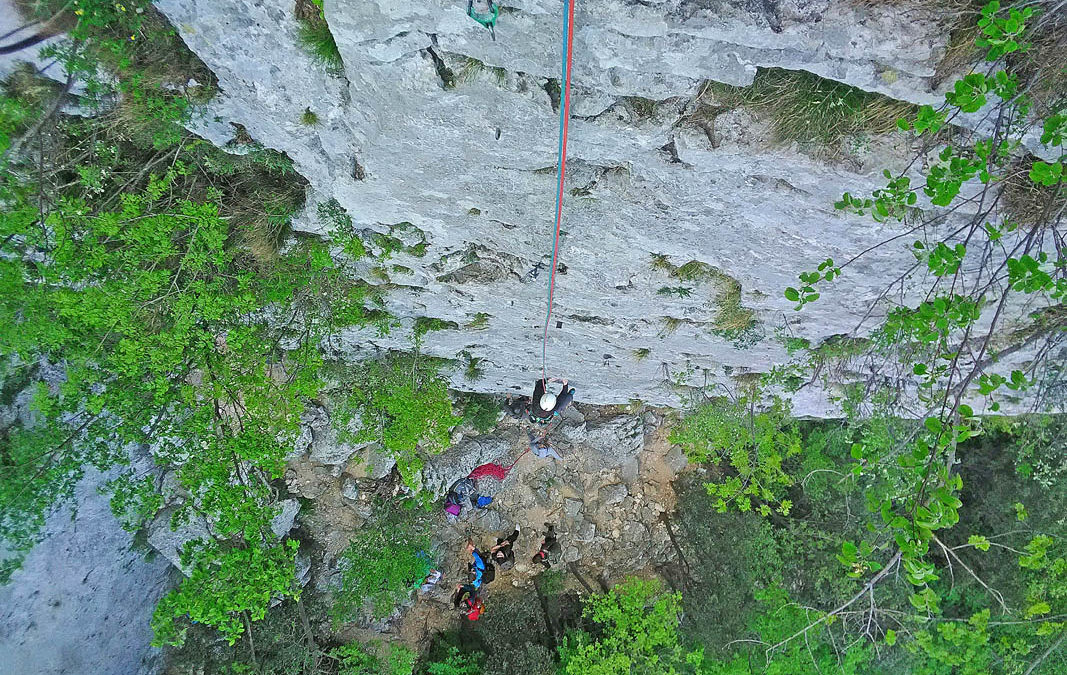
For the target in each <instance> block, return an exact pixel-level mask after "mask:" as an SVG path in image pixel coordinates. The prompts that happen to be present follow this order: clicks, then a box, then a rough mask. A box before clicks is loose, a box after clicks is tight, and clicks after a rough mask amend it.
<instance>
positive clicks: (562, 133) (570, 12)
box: [535, 0, 574, 403]
mask: <svg viewBox="0 0 1067 675" xmlns="http://www.w3.org/2000/svg"><path fill="white" fill-rule="evenodd" d="M573 38H574V0H567V9H566V11H565V12H564V13H563V78H562V80H561V82H560V85H561V86H560V106H559V169H558V170H557V174H558V176H559V191H558V193H557V194H556V235H555V241H554V242H553V244H552V269H551V271H550V272H549V275H548V312H547V313H546V314H545V334H544V337H543V338H542V340H541V377H542V378H543V379H545V380H547V379H548V367H547V365H546V364H547V362H548V324H549V323H550V322H551V320H552V295H553V293H554V291H555V289H556V261H557V260H558V259H559V229H560V223H561V222H562V221H563V176H564V174H565V173H566V171H567V123H568V122H569V121H570V116H571V44H572V43H573V41H574V40H573ZM535 403H536V401H535Z"/></svg>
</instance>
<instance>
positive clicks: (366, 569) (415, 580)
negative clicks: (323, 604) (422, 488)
mask: <svg viewBox="0 0 1067 675" xmlns="http://www.w3.org/2000/svg"><path fill="white" fill-rule="evenodd" d="M429 550H430V525H429V522H428V519H427V518H426V514H425V512H423V511H422V510H421V509H420V508H419V507H417V506H416V505H415V504H414V503H413V502H403V503H399V504H397V503H386V504H380V505H379V508H378V509H377V511H376V515H375V518H374V520H373V521H372V522H370V523H368V524H366V525H365V526H364V527H362V528H360V529H359V530H358V531H356V532H355V534H354V536H353V538H352V541H351V542H350V543H349V544H348V546H347V547H346V548H345V550H344V551H343V552H342V553H341V555H340V557H339V559H338V567H339V569H340V573H341V587H340V589H339V590H338V591H336V592H335V593H334V604H333V607H332V609H331V614H332V615H333V618H334V620H335V621H336V622H344V621H351V620H356V619H358V618H360V617H361V616H363V615H364V613H367V614H370V615H372V616H374V617H375V618H380V617H384V616H388V615H389V614H390V613H392V611H393V610H394V609H395V608H396V606H397V605H398V604H399V603H401V602H402V601H404V600H405V599H406V598H407V597H408V596H409V595H410V594H411V593H412V592H413V591H414V589H416V588H417V587H418V586H419V585H420V584H421V583H422V580H423V579H425V578H426V575H427V574H428V573H429V571H430V569H431V567H432V563H431V561H430V557H429V554H428V551H429Z"/></svg>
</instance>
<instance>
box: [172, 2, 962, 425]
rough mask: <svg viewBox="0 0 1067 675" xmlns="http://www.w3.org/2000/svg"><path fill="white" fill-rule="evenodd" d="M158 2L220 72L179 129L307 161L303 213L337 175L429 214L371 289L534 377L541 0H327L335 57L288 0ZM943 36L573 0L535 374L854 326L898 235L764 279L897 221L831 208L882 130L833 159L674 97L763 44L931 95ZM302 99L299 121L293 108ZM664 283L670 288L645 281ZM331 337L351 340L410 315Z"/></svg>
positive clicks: (396, 307)
mask: <svg viewBox="0 0 1067 675" xmlns="http://www.w3.org/2000/svg"><path fill="white" fill-rule="evenodd" d="M158 5H159V7H160V9H161V10H162V11H163V12H164V13H165V14H166V15H167V16H168V17H169V18H170V19H171V21H172V22H173V24H174V25H175V26H176V27H177V29H178V31H179V32H180V34H181V35H182V37H183V38H184V39H185V41H186V42H187V44H188V45H189V47H190V48H191V49H192V50H193V51H194V52H196V53H197V54H198V55H199V56H200V58H202V59H203V60H204V62H206V63H207V65H208V66H209V67H211V68H212V70H213V71H214V72H215V73H216V75H217V76H218V78H219V83H220V86H221V89H222V92H221V94H220V95H219V97H218V98H217V99H216V100H215V102H214V103H213V104H212V106H211V108H210V110H209V113H208V114H207V115H206V116H205V118H204V119H203V120H201V121H200V122H199V128H198V130H199V131H200V132H201V133H203V134H205V135H207V136H209V137H210V138H212V139H213V140H216V141H217V142H220V143H222V142H225V141H227V140H229V139H231V138H232V136H233V129H232V127H231V126H230V125H229V124H228V123H229V122H236V123H240V124H242V125H244V126H245V127H246V128H247V129H248V131H249V132H250V133H251V135H252V136H253V137H254V138H256V139H257V140H258V141H260V142H262V143H263V144H264V145H266V146H269V147H272V148H276V149H279V150H283V151H285V152H286V153H288V154H289V155H290V156H291V157H292V158H293V159H294V160H295V162H296V166H297V168H298V170H299V171H300V172H301V173H302V174H303V175H304V176H306V177H307V178H308V179H309V180H310V182H311V186H312V188H311V190H312V195H311V199H310V206H309V209H308V214H309V215H307V216H306V217H304V218H303V219H302V220H301V222H299V223H298V225H297V227H298V228H299V229H305V230H308V231H315V232H323V231H324V230H325V229H326V226H325V225H323V224H322V223H321V222H319V221H318V220H317V219H316V218H315V217H314V215H313V214H314V213H315V206H316V204H317V203H319V202H323V201H326V200H329V199H336V200H337V201H338V202H339V203H340V204H341V205H342V206H343V207H344V208H345V209H346V210H347V211H348V213H349V214H350V215H351V216H352V217H353V218H354V220H355V222H356V224H357V225H358V226H359V227H363V228H368V229H372V230H375V231H379V232H389V231H390V230H392V232H393V234H395V235H396V236H399V237H401V238H404V237H409V238H410V237H414V238H415V239H416V240H419V241H421V240H424V241H425V242H426V243H427V244H428V246H427V247H426V251H425V255H423V256H422V257H416V256H413V255H404V254H401V255H399V256H398V257H395V258H394V259H393V260H391V261H390V265H392V264H397V265H399V266H400V267H397V268H395V269H394V268H390V269H388V270H386V272H387V274H388V277H389V281H390V283H391V287H392V288H394V290H393V291H391V292H390V294H389V296H388V302H389V307H390V310H391V311H392V312H394V313H395V314H397V315H398V316H400V317H403V318H405V319H406V320H407V323H406V325H407V326H408V327H410V325H411V321H412V320H413V319H414V318H416V317H420V316H427V317H436V318H441V319H445V320H448V321H452V322H455V324H456V325H457V326H458V328H457V329H452V330H445V331H440V332H434V333H431V334H430V335H428V336H427V337H426V341H425V346H424V347H423V349H424V351H426V352H429V353H432V354H434V355H436V356H442V357H449V358H456V357H457V354H459V353H460V352H463V351H466V352H467V353H468V354H470V355H471V356H473V357H477V358H483V359H484V361H482V362H481V363H480V367H481V368H482V369H483V370H484V376H482V377H481V378H480V379H478V380H477V381H474V382H469V381H465V380H464V378H463V376H462V369H461V370H460V372H457V374H456V375H455V376H454V380H453V384H454V386H456V387H457V388H460V389H474V390H479V391H496V392H500V391H505V390H514V389H519V388H523V389H526V388H529V386H530V382H531V381H532V380H533V379H534V378H535V376H536V375H535V374H539V373H540V365H541V364H540V353H541V349H540V339H541V329H542V327H543V325H544V323H543V322H544V315H545V301H546V294H547V293H546V291H547V274H546V273H545V271H544V270H545V268H546V267H547V261H548V259H549V257H550V254H551V246H552V215H553V213H554V200H555V192H556V185H555V181H556V177H555V172H554V166H555V161H556V149H557V142H558V141H557V127H558V112H557V109H556V108H554V101H553V96H552V94H553V93H556V96H558V78H559V56H560V27H561V11H562V4H561V3H560V2H558V1H557V0H516V1H513V2H509V3H506V6H505V7H504V11H503V12H502V13H501V17H500V20H499V24H498V30H497V40H496V41H495V42H494V41H492V40H491V39H490V36H489V33H488V31H486V30H485V29H483V28H482V27H481V26H479V25H478V24H476V23H474V22H473V21H471V20H470V19H469V18H468V17H467V16H466V15H465V9H466V3H465V2H462V1H459V0H457V1H454V2H450V1H445V0H425V1H422V0H420V1H419V2H400V1H396V0H325V13H326V17H327V19H328V22H329V25H330V28H331V30H332V32H333V35H334V36H335V38H336V41H337V44H338V46H339V48H340V51H341V55H342V57H343V59H344V73H343V75H331V74H328V73H327V72H325V71H324V69H323V68H322V67H320V66H318V65H316V64H315V63H314V62H313V61H312V59H311V58H310V57H309V56H308V55H307V54H306V52H305V51H304V50H303V49H302V48H301V46H300V45H299V43H298V40H297V32H298V23H297V21H296V19H295V18H294V7H293V2H292V0H162V2H159V3H158ZM945 38H946V34H945V32H944V31H942V30H941V29H940V27H939V26H938V25H937V23H936V22H935V21H933V20H927V19H924V18H923V17H922V15H916V14H915V13H914V12H911V13H907V14H905V13H904V12H902V11H901V10H899V9H896V8H894V7H892V6H888V5H887V6H886V7H855V6H853V5H851V4H849V3H848V2H845V1H843V0H815V1H810V2H809V1H806V0H786V1H778V0H667V1H664V2H640V3H638V2H631V1H624V0H589V1H583V2H580V3H578V8H577V10H576V16H575V42H574V64H575V65H574V94H573V95H574V105H573V107H574V118H573V120H572V122H571V133H570V151H569V162H568V173H567V176H568V179H567V197H566V199H565V204H564V223H563V230H564V232H565V234H564V236H563V241H562V249H561V262H562V264H563V267H562V268H561V272H560V275H559V277H558V281H557V289H556V305H555V315H554V318H553V322H552V325H551V332H550V341H549V345H548V361H549V364H548V369H549V372H550V374H555V375H564V376H568V377H570V378H571V380H572V381H573V382H575V383H576V384H577V385H578V387H579V391H580V399H581V400H584V401H587V402H590V403H617V402H624V401H627V400H630V399H642V400H644V401H647V402H652V403H657V404H673V403H677V402H678V387H677V386H674V385H672V383H671V380H673V381H674V383H675V384H677V383H688V384H693V385H700V384H703V383H704V382H705V380H707V382H709V383H712V382H716V381H718V382H723V383H728V381H729V378H730V376H731V375H734V376H736V375H737V374H738V373H742V372H746V371H761V372H762V371H766V370H768V369H769V368H770V367H771V366H772V365H773V364H775V363H780V362H783V361H784V360H786V359H787V355H786V352H785V350H784V348H783V346H782V344H781V342H780V340H778V339H776V333H778V334H781V333H782V331H783V329H784V328H785V326H786V322H787V321H788V324H789V328H788V330H789V332H790V333H791V334H793V335H796V336H802V337H806V338H809V339H810V340H811V341H812V343H813V344H817V343H818V342H819V341H820V340H822V339H824V338H826V337H828V336H831V335H834V334H839V333H845V332H848V331H850V330H851V329H853V328H854V327H855V325H856V323H857V321H858V320H859V318H860V317H861V316H862V315H863V314H864V312H866V310H867V309H868V305H869V303H870V302H871V301H872V300H873V298H874V297H875V296H876V294H877V292H878V291H879V290H880V289H881V288H882V286H883V285H884V284H885V283H886V282H887V281H888V280H890V279H891V278H893V277H894V276H895V274H896V273H897V270H899V269H900V265H901V264H902V263H903V262H904V261H905V260H908V259H910V256H909V255H908V254H907V252H906V251H904V250H903V248H902V247H901V248H889V249H886V250H884V251H883V252H880V253H879V254H878V255H876V256H875V257H872V258H869V259H864V260H863V261H862V263H861V264H860V265H859V266H857V267H855V268H850V269H849V271H848V274H846V275H845V277H844V278H842V279H841V280H840V282H835V284H834V288H833V290H832V292H830V293H827V294H825V295H824V297H823V300H821V301H820V302H819V303H816V305H815V306H813V307H811V308H810V309H806V310H805V311H804V312H800V313H794V312H793V311H792V307H791V303H789V302H787V301H786V300H785V299H784V298H783V297H782V290H783V289H784V288H785V287H786V286H788V285H790V284H795V283H796V275H797V273H798V272H801V271H804V270H808V269H812V268H814V266H815V265H817V264H818V262H819V261H821V260H823V259H825V258H827V257H833V258H835V259H836V260H839V261H840V260H843V259H847V258H848V257H849V256H850V255H851V254H854V253H857V252H859V251H861V250H863V249H865V248H867V247H868V246H870V245H871V244H874V243H876V242H878V241H880V240H882V239H884V238H886V237H887V236H890V235H892V234H893V233H894V232H893V231H892V228H889V227H882V226H878V225H876V224H873V223H871V222H870V221H866V220H861V219H855V218H851V217H846V216H842V215H840V214H838V213H836V212H835V211H834V209H833V201H834V200H835V199H837V198H839V197H840V194H841V192H843V191H844V190H846V189H852V190H856V189H860V190H867V189H870V188H871V187H873V186H874V184H875V183H876V182H878V180H880V176H879V175H878V173H879V172H880V169H881V167H883V166H885V165H887V164H889V165H894V164H895V158H896V157H898V156H899V152H898V151H899V149H897V148H894V147H892V144H891V143H890V142H889V141H885V140H879V139H873V140H871V141H870V142H869V143H867V144H866V145H863V146H862V147H859V146H857V147H855V148H853V149H852V150H851V151H850V158H849V160H850V161H848V162H837V163H835V164H831V163H827V162H823V161H819V160H816V159H813V158H812V157H810V156H808V155H805V154H802V153H800V152H798V151H796V150H795V149H791V148H782V147H775V146H774V145H772V144H771V142H770V139H769V133H768V131H767V129H766V126H765V125H762V124H761V123H759V122H758V121H754V120H752V119H751V118H749V117H747V116H746V115H745V114H744V113H738V112H731V113H726V114H723V115H720V117H719V118H718V119H717V120H716V121H715V122H714V128H713V129H712V130H711V132H708V131H707V130H702V129H700V128H698V127H696V126H694V125H691V124H688V123H687V119H688V118H687V115H688V114H689V113H690V112H691V110H692V105H691V103H692V100H693V98H694V97H695V96H696V95H698V94H699V93H700V90H701V86H702V83H703V82H704V81H705V80H715V81H720V82H728V83H734V84H746V83H748V82H750V81H751V79H752V77H753V75H754V73H755V71H756V68H757V67H759V66H780V67H785V68H790V69H804V70H808V71H811V72H813V73H817V74H819V75H822V76H825V77H829V78H833V79H836V80H840V81H843V82H847V83H849V84H852V85H855V86H858V87H861V88H864V89H867V90H871V91H878V92H882V93H885V94H888V95H890V96H893V97H896V98H900V99H905V100H909V101H913V102H929V101H933V100H935V99H937V98H939V96H938V95H937V94H936V93H935V92H934V91H933V89H932V88H933V85H932V82H933V78H934V75H935V66H936V64H937V63H938V61H939V58H940V55H941V52H942V50H943V45H944V40H945ZM552 78H555V80H552ZM554 87H555V89H554ZM634 97H639V98H634ZM644 99H650V100H651V101H655V102H656V104H655V105H653V104H652V103H651V102H650V101H646V100H644ZM305 109H310V110H312V111H313V112H315V113H316V114H317V115H318V118H319V121H320V123H319V124H318V125H315V126H304V125H302V124H301V122H300V117H301V114H302V113H303V112H304V111H305ZM401 223H411V224H412V225H413V226H414V227H413V228H411V227H408V226H407V225H403V226H400V227H398V225H399V224H401ZM420 233H421V234H420ZM409 243H410V242H409ZM654 254H659V255H661V256H666V257H667V258H666V261H667V262H669V263H670V264H671V265H673V266H675V267H677V266H681V265H683V264H685V263H687V262H690V261H697V262H698V263H703V264H704V265H697V266H696V267H697V268H698V269H699V270H700V271H701V272H702V273H701V279H700V280H698V281H696V282H685V283H681V282H679V281H678V279H677V278H675V277H672V276H671V275H670V274H669V269H663V266H662V265H661V266H660V268H659V269H657V268H655V267H654V266H653V265H652V264H651V263H652V262H653V255H654ZM660 260H661V261H662V260H663V259H662V258H661V259H660ZM381 277H382V275H381V274H380V273H379V274H378V281H377V282H376V283H381V282H382V280H381ZM367 278H368V279H372V278H374V277H373V276H372V275H370V270H369V269H368V277H367ZM737 283H739V284H740V289H741V290H740V298H739V301H740V309H741V310H746V309H747V310H751V311H752V312H753V314H752V315H751V318H752V319H753V320H752V321H751V322H746V321H745V320H744V318H745V317H747V316H748V315H745V314H744V313H743V311H742V320H741V321H740V322H738V321H737V317H736V316H733V317H725V316H724V314H723V312H724V310H723V306H724V304H730V303H731V302H732V303H733V307H734V309H735V310H736V309H738V306H737V300H738V298H737V286H736V284H737ZM674 286H685V287H689V288H691V289H692V290H691V294H690V295H689V296H688V297H678V296H664V295H662V294H660V293H659V291H660V289H661V288H663V287H674ZM727 313H729V312H727ZM728 318H732V319H734V320H733V321H728V320H726V319H728ZM557 320H558V321H561V322H562V327H557V324H556V321H557ZM472 323H473V326H471V327H467V326H468V324H472ZM739 325H740V326H741V327H740V328H739V327H738V326H739ZM339 344H341V345H342V349H343V351H345V352H348V353H349V354H350V355H351V356H353V357H354V356H357V355H358V354H357V353H358V352H359V351H360V350H366V349H368V348H373V347H402V346H410V337H409V334H408V332H407V331H398V332H396V333H395V334H393V335H391V336H389V337H387V338H384V339H382V338H378V337H376V336H374V335H372V334H369V333H364V334H350V335H345V336H343V339H342V340H341V341H340V343H339ZM804 391H805V395H804V397H801V398H798V400H797V401H796V404H795V405H796V410H797V412H798V413H800V414H816V415H818V414H826V413H827V412H828V408H826V405H825V402H824V400H823V399H824V395H823V393H822V392H818V391H812V390H811V389H805V390H804Z"/></svg>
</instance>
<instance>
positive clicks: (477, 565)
mask: <svg viewBox="0 0 1067 675" xmlns="http://www.w3.org/2000/svg"><path fill="white" fill-rule="evenodd" d="M467 553H470V554H471V562H470V564H469V565H468V566H467V571H468V572H470V574H471V576H472V579H471V581H470V584H469V585H470V586H471V588H473V589H474V590H478V589H479V588H481V587H482V575H483V574H485V561H484V560H482V554H481V553H479V552H478V549H476V548H474V542H473V541H471V540H470V539H468V540H467Z"/></svg>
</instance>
